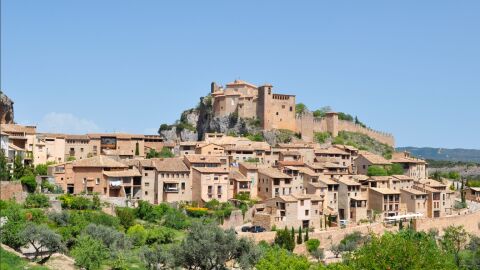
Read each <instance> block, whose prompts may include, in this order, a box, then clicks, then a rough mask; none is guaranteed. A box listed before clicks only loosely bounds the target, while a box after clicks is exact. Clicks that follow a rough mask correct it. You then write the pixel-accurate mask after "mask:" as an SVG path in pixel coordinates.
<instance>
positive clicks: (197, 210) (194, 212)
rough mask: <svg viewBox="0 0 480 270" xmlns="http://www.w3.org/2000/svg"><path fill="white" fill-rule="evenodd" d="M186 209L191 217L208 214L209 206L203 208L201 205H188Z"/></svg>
mask: <svg viewBox="0 0 480 270" xmlns="http://www.w3.org/2000/svg"><path fill="white" fill-rule="evenodd" d="M185 211H186V212H187V215H189V216H191V217H196V218H198V217H204V216H207V215H208V214H209V213H208V208H201V207H187V208H185Z"/></svg>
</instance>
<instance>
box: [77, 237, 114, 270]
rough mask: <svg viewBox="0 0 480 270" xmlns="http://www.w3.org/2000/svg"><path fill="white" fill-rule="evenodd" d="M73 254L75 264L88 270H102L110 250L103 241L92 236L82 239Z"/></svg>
mask: <svg viewBox="0 0 480 270" xmlns="http://www.w3.org/2000/svg"><path fill="white" fill-rule="evenodd" d="M71 254H72V255H73V258H75V264H77V265H78V266H80V267H83V268H85V269H87V270H96V269H100V268H101V266H102V264H103V262H104V261H105V260H106V259H107V258H108V250H107V248H106V247H105V245H104V244H103V243H102V242H101V240H100V239H94V238H93V237H90V236H82V237H80V238H79V239H78V241H77V244H76V245H75V246H74V248H73V249H72V252H71Z"/></svg>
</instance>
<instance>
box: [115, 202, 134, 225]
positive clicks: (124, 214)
mask: <svg viewBox="0 0 480 270" xmlns="http://www.w3.org/2000/svg"><path fill="white" fill-rule="evenodd" d="M115 214H116V215H117V217H118V219H119V220H120V224H121V225H122V226H123V227H124V228H125V229H126V230H127V229H128V228H130V227H131V226H133V224H134V222H135V210H134V209H132V208H128V207H117V208H115Z"/></svg>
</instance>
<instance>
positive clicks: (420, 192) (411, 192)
mask: <svg viewBox="0 0 480 270" xmlns="http://www.w3.org/2000/svg"><path fill="white" fill-rule="evenodd" d="M400 191H401V192H407V193H410V194H414V195H426V194H427V193H425V192H423V191H420V190H417V189H413V188H402V189H400Z"/></svg>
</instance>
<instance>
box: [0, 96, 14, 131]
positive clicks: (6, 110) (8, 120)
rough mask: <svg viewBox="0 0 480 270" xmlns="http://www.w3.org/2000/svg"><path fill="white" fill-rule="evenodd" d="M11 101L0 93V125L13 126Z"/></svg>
mask: <svg viewBox="0 0 480 270" xmlns="http://www.w3.org/2000/svg"><path fill="white" fill-rule="evenodd" d="M13 116H14V115H13V101H12V100H11V99H10V98H8V97H7V95H5V94H4V93H3V92H2V91H0V124H13V123H14V118H13Z"/></svg>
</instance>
